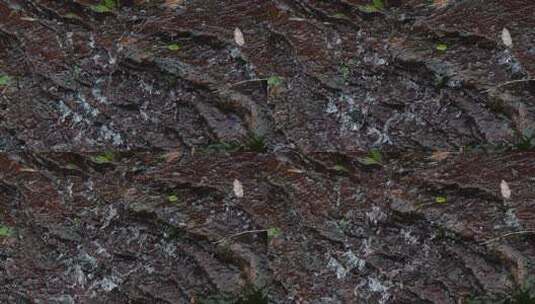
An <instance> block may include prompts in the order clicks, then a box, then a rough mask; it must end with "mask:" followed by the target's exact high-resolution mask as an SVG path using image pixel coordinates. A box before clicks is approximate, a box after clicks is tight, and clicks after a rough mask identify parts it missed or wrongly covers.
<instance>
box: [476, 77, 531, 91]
mask: <svg viewBox="0 0 535 304" xmlns="http://www.w3.org/2000/svg"><path fill="white" fill-rule="evenodd" d="M530 81H535V78H528V79H517V80H511V81H506V82H503V83H500V84H498V85H496V86H494V87H492V88H489V89H486V90H484V91H483V92H490V90H495V89H498V88H501V87H504V86H507V85H510V84H513V83H520V82H530Z"/></svg>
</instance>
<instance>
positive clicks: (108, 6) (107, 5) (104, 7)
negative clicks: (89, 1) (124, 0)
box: [91, 0, 119, 13]
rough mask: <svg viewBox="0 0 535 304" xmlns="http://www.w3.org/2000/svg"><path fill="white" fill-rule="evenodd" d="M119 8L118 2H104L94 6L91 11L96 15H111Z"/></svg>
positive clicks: (116, 0) (109, 0)
mask: <svg viewBox="0 0 535 304" xmlns="http://www.w3.org/2000/svg"><path fill="white" fill-rule="evenodd" d="M118 7H119V3H118V0H102V1H100V3H99V4H95V5H92V6H91V10H93V11H94V12H96V13H109V12H112V11H113V10H114V9H116V8H118Z"/></svg>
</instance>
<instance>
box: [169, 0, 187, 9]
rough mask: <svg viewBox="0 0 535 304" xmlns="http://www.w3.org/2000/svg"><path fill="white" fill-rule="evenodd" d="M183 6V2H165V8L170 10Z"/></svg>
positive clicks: (175, 0) (176, 0) (179, 0)
mask: <svg viewBox="0 0 535 304" xmlns="http://www.w3.org/2000/svg"><path fill="white" fill-rule="evenodd" d="M182 4H184V0H165V4H164V5H165V6H167V7H168V8H171V9H175V8H177V7H179V6H181V5H182Z"/></svg>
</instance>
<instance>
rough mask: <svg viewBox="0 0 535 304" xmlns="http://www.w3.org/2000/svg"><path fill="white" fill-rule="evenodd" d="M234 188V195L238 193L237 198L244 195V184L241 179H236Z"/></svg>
mask: <svg viewBox="0 0 535 304" xmlns="http://www.w3.org/2000/svg"><path fill="white" fill-rule="evenodd" d="M233 189H234V195H236V197H237V198H241V197H243V185H242V184H241V182H240V181H239V180H237V179H235V180H234V184H233Z"/></svg>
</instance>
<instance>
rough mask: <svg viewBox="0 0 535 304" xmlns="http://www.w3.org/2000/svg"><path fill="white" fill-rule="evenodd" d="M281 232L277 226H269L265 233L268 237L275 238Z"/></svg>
mask: <svg viewBox="0 0 535 304" xmlns="http://www.w3.org/2000/svg"><path fill="white" fill-rule="evenodd" d="M281 234H282V231H281V230H280V229H279V228H277V227H271V228H269V229H268V230H267V235H268V238H269V239H272V238H276V237H278V236H280V235H281Z"/></svg>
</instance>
